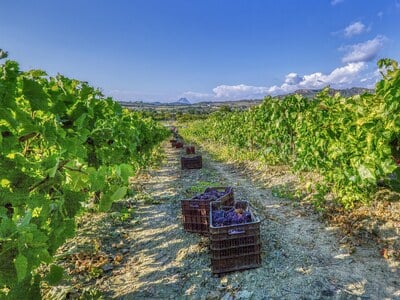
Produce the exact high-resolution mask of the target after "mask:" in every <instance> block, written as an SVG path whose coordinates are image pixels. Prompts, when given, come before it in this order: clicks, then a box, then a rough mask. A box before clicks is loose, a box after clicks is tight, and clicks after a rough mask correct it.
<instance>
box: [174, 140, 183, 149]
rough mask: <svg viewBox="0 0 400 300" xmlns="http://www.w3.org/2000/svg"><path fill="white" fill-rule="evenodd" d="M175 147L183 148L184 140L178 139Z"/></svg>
mask: <svg viewBox="0 0 400 300" xmlns="http://www.w3.org/2000/svg"><path fill="white" fill-rule="evenodd" d="M175 148H176V149H179V148H183V141H177V142H176V143H175Z"/></svg>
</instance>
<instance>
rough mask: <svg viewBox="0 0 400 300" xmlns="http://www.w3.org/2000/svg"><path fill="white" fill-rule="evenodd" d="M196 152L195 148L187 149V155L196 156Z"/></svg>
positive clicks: (188, 147)
mask: <svg viewBox="0 0 400 300" xmlns="http://www.w3.org/2000/svg"><path fill="white" fill-rule="evenodd" d="M195 153H196V151H195V149H194V146H187V147H186V154H195Z"/></svg>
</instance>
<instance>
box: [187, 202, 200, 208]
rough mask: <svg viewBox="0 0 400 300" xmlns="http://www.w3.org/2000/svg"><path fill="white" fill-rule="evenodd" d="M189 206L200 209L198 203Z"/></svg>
mask: <svg viewBox="0 0 400 300" xmlns="http://www.w3.org/2000/svg"><path fill="white" fill-rule="evenodd" d="M189 206H190V207H194V208H199V205H198V204H197V203H190V205H189Z"/></svg>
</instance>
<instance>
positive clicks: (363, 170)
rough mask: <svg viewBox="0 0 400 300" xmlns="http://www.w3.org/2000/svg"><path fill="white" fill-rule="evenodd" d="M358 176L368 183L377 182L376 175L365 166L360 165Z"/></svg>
mask: <svg viewBox="0 0 400 300" xmlns="http://www.w3.org/2000/svg"><path fill="white" fill-rule="evenodd" d="M357 171H358V174H359V175H360V177H361V179H362V180H366V181H370V182H371V181H372V182H374V181H375V180H376V178H375V176H374V174H372V172H371V171H370V170H369V169H368V168H367V167H366V166H365V165H360V166H359V167H358V168H357Z"/></svg>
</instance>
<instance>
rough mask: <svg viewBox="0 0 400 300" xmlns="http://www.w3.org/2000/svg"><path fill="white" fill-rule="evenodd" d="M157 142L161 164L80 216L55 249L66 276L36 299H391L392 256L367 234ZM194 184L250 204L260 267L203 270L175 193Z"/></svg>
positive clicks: (198, 240)
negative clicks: (226, 191) (357, 235)
mask: <svg viewBox="0 0 400 300" xmlns="http://www.w3.org/2000/svg"><path fill="white" fill-rule="evenodd" d="M163 149H164V151H165V160H164V162H163V163H162V165H161V166H160V167H159V168H156V169H151V170H149V171H148V172H147V173H145V174H142V175H141V176H138V178H136V179H135V180H134V181H133V183H132V184H133V186H134V187H135V189H136V190H137V191H139V192H138V195H140V197H138V196H136V197H135V198H130V199H126V200H124V201H120V202H118V203H116V204H115V205H114V207H113V212H110V213H107V214H98V213H97V214H85V215H84V216H82V217H81V219H80V220H79V223H78V224H79V226H78V230H77V236H76V237H75V238H73V239H71V240H69V241H68V242H67V243H66V244H65V245H64V246H63V247H62V248H61V249H60V251H59V257H58V262H59V264H60V265H62V266H63V267H64V268H65V269H66V270H67V272H68V274H69V278H67V279H65V280H64V281H63V282H62V284H60V285H58V286H55V287H51V288H50V287H45V288H44V298H48V299H52V298H56V299H67V298H68V299H73V298H79V297H83V295H84V296H86V297H92V298H95V297H98V296H100V295H102V296H103V297H104V298H105V299H109V298H116V299H224V300H228V299H400V264H399V261H397V260H395V259H394V258H393V257H388V256H385V255H382V251H381V250H382V249H381V248H380V245H379V244H377V243H376V242H375V241H373V240H371V243H360V244H359V245H356V246H354V244H349V243H348V242H347V240H346V239H344V238H343V237H344V236H343V234H342V231H341V230H340V228H339V227H337V226H329V225H327V223H325V222H322V221H321V216H320V215H319V214H317V213H314V212H313V211H312V210H311V209H309V208H307V207H305V206H301V205H296V203H294V202H293V201H290V200H287V199H282V198H277V197H275V196H273V192H272V190H271V189H270V188H266V187H265V184H262V180H261V181H260V178H258V179H256V178H254V177H252V174H253V175H254V173H248V172H243V170H241V169H240V168H238V167H237V166H232V165H229V164H226V163H222V162H217V161H215V160H213V159H212V158H211V157H210V156H209V155H207V153H205V152H203V153H201V154H202V155H203V168H202V169H200V170H181V169H180V161H179V158H180V155H181V154H183V151H182V150H180V149H175V148H171V146H170V144H169V143H164V144H163ZM282 176H285V175H282ZM288 176H289V177H290V176H292V175H288ZM288 180H290V178H289V179H288ZM199 182H212V183H218V184H219V185H221V186H232V187H234V195H235V199H242V200H248V201H250V202H251V203H252V204H253V205H254V207H255V211H256V213H257V214H258V215H259V216H260V218H261V219H262V222H261V239H262V265H261V267H259V268H256V269H251V270H246V271H241V272H234V273H229V274H226V275H224V276H215V275H213V274H212V272H211V268H210V253H209V249H208V246H209V241H208V238H207V237H205V236H201V235H198V234H194V233H188V232H185V231H184V230H183V227H182V215H181V207H180V200H181V199H186V198H188V197H190V196H192V195H193V193H191V189H192V187H193V186H196V185H198V184H199ZM121 212H123V213H121ZM127 216H128V217H127ZM398 236H399V232H397V238H398Z"/></svg>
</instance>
